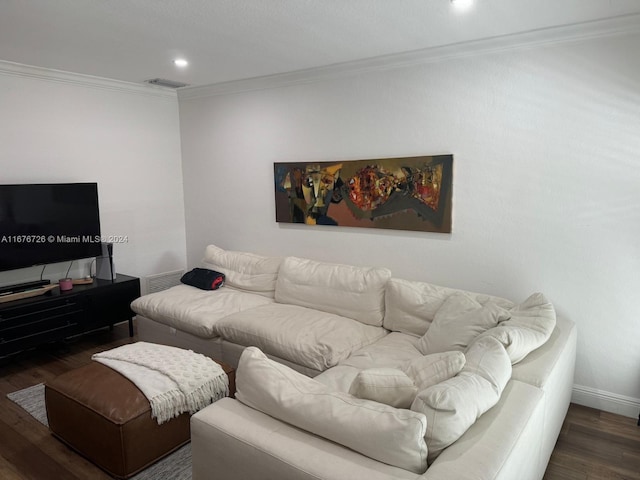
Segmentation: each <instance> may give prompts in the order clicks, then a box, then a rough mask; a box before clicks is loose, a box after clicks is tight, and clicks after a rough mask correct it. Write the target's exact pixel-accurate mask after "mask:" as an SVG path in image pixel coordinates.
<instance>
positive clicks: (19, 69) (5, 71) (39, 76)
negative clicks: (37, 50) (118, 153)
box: [0, 60, 177, 99]
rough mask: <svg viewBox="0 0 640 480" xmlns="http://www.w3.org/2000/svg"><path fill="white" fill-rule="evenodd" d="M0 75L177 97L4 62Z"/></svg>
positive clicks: (117, 82) (154, 88) (162, 90)
mask: <svg viewBox="0 0 640 480" xmlns="http://www.w3.org/2000/svg"><path fill="white" fill-rule="evenodd" d="M0 75H7V76H13V77H23V78H32V79H36V80H43V81H47V82H55V83H62V84H66V85H74V86H80V87H86V88H94V89H98V90H109V91H113V92H120V93H126V94H133V95H144V96H152V97H160V98H166V99H175V98H176V96H177V94H176V91H175V90H172V89H167V88H163V87H157V86H154V85H146V84H137V83H131V82H124V81H121V80H113V79H109V78H102V77H94V76H91V75H83V74H80V73H72V72H65V71H62V70H54V69H49V68H43V67H34V66H31V65H24V64H21V63H14V62H8V61H5V60H0Z"/></svg>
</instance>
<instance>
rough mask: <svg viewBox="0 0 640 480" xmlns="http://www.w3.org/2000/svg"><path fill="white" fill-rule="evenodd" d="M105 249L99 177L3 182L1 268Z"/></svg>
mask: <svg viewBox="0 0 640 480" xmlns="http://www.w3.org/2000/svg"><path fill="white" fill-rule="evenodd" d="M100 255H101V245H100V213H99V210H98V185H97V183H49V184H43V183H40V184H23V185H0V271H4V270H15V269H18V268H25V267H30V266H33V265H43V264H48V263H56V262H64V261H69V260H78V259H82V258H90V257H96V256H100Z"/></svg>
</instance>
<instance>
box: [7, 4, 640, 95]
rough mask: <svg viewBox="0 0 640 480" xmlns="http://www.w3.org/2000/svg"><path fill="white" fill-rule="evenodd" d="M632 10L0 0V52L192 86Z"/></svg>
mask: <svg viewBox="0 0 640 480" xmlns="http://www.w3.org/2000/svg"><path fill="white" fill-rule="evenodd" d="M638 13H640V0H476V3H475V5H474V6H473V7H472V8H471V9H470V10H468V11H466V12H459V11H457V10H456V9H454V8H453V6H452V5H451V3H450V1H449V0H128V1H123V0H0V60H5V61H9V62H16V63H21V64H26V65H33V66H38V67H46V68H53V69H57V70H64V71H68V72H75V73H81V74H87V75H94V76H99V77H105V78H111V79H118V80H124V81H129V82H136V83H139V82H142V81H144V80H146V79H150V78H156V77H160V78H166V79H170V80H175V81H180V82H184V83H187V84H190V85H194V86H196V85H209V84H214V83H220V82H226V81H231V80H238V79H245V78H252V77H259V76H264V75H272V74H278V73H285V72H291V71H296V70H302V69H307V68H313V67H321V66H326V65H332V64H337V63H343V62H350V61H354V60H360V59H365V58H371V57H377V56H382V55H389V54H394V53H400V52H407V51H413V50H419V49H428V48H432V47H437V46H443V45H450V44H455V43H460V42H470V41H474V40H479V39H485V38H489V37H495V36H504V35H510V34H514V33H520V32H529V31H533V30H540V29H546V28H551V27H556V26H562V25H571V24H577V23H583V22H591V21H595V20H600V19H605V18H610V17H617V16H623V15H632V14H638ZM178 56H182V57H184V58H186V59H188V60H189V62H190V65H189V66H188V67H187V68H186V69H184V70H179V69H177V68H176V67H175V66H174V65H173V63H172V60H173V59H174V58H175V57H178Z"/></svg>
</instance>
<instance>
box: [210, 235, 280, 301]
mask: <svg viewBox="0 0 640 480" xmlns="http://www.w3.org/2000/svg"><path fill="white" fill-rule="evenodd" d="M281 262H282V259H281V258H279V257H263V256H261V255H256V254H253V253H247V252H234V251H231V250H223V249H222V248H220V247H216V246H215V245H209V246H208V247H207V248H206V249H205V251H204V258H203V260H202V266H203V267H204V268H208V269H210V270H215V271H216V272H220V273H224V275H225V277H226V278H225V284H226V285H227V286H229V287H233V288H237V289H240V290H246V291H248V292H251V293H256V294H259V295H264V296H266V297H270V298H273V296H274V291H275V288H276V279H277V278H278V270H279V268H280V263H281Z"/></svg>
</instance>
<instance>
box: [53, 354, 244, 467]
mask: <svg viewBox="0 0 640 480" xmlns="http://www.w3.org/2000/svg"><path fill="white" fill-rule="evenodd" d="M220 365H221V366H222V367H223V369H224V371H225V372H226V373H227V375H228V376H229V389H230V393H231V395H233V394H234V393H235V371H234V370H233V368H232V367H230V366H229V365H226V364H222V363H221V364H220ZM45 402H46V405H47V416H48V417H49V428H50V429H51V432H52V433H53V434H54V435H55V436H56V437H58V438H59V439H60V440H62V441H63V442H64V443H66V444H67V445H69V446H70V447H71V448H73V449H74V450H76V451H77V452H78V453H80V454H82V455H83V456H85V457H86V458H88V459H89V460H91V461H92V462H93V463H95V464H96V465H98V466H99V467H101V468H102V469H104V470H106V471H107V472H108V473H110V474H111V475H113V476H114V477H117V478H129V477H130V476H132V475H134V474H136V473H138V472H139V471H140V470H143V469H144V468H146V467H147V466H149V465H151V464H152V463H154V462H156V461H157V460H159V459H160V458H162V457H164V456H165V455H167V454H169V453H171V452H173V451H174V450H176V449H177V448H179V447H181V446H182V445H184V444H185V443H187V442H189V440H190V430H189V418H190V415H189V414H188V413H184V414H182V415H180V416H179V417H176V418H173V419H172V420H170V421H168V422H165V423H163V424H162V425H158V423H157V422H156V420H154V419H153V418H151V407H150V406H149V401H148V400H147V398H146V397H145V396H144V395H143V394H142V392H141V391H140V390H139V389H138V388H137V387H136V386H135V385H134V384H133V383H132V382H130V381H129V380H128V379H127V378H125V377H123V376H122V375H120V374H119V373H118V372H116V371H114V370H112V369H110V368H109V367H107V366H105V365H103V364H101V363H98V362H91V363H90V364H89V365H86V366H84V367H81V368H78V369H75V370H72V371H70V372H67V373H65V374H62V375H60V376H59V377H57V378H56V379H54V380H53V381H51V382H47V383H46V385H45Z"/></svg>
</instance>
